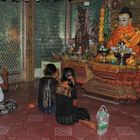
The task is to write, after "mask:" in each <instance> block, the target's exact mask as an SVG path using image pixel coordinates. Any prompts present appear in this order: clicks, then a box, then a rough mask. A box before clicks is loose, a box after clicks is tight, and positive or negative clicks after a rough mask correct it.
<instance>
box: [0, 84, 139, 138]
mask: <svg viewBox="0 0 140 140" xmlns="http://www.w3.org/2000/svg"><path fill="white" fill-rule="evenodd" d="M37 91H38V81H35V82H29V83H20V84H18V87H17V89H14V90H13V89H12V90H10V91H9V92H8V93H5V97H6V98H12V99H15V100H16V101H17V104H18V108H17V109H16V110H15V111H14V112H11V113H9V114H8V115H3V116H0V140H140V104H135V103H131V104H120V105H114V104H110V103H105V102H102V101H97V100H94V99H89V98H87V97H85V96H82V95H83V93H84V91H83V90H82V88H78V96H79V105H80V106H82V107H86V108H88V110H89V112H90V115H91V120H95V118H96V113H97V111H98V109H99V107H100V106H101V105H102V104H104V105H106V106H107V108H108V111H109V113H110V124H109V128H108V131H107V133H106V134H104V135H102V136H98V135H97V133H96V130H94V129H91V128H89V127H87V126H85V125H83V124H81V123H75V124H74V125H70V126H65V125H60V124H57V122H56V121H55V116H54V115H47V114H43V113H42V112H40V111H39V110H38V108H37V102H36V101H37Z"/></svg>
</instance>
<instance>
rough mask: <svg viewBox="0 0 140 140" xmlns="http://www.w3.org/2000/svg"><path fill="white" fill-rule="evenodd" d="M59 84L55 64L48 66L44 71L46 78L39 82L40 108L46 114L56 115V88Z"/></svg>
mask: <svg viewBox="0 0 140 140" xmlns="http://www.w3.org/2000/svg"><path fill="white" fill-rule="evenodd" d="M58 83H59V79H58V71H57V68H56V66H55V65H54V64H51V63H50V64H48V65H47V66H46V67H45V69H44V77H42V78H41V79H40V81H39V94H38V107H39V109H40V110H41V111H42V112H44V113H48V114H51V113H54V112H55V108H56V104H55V92H56V86H57V84H58Z"/></svg>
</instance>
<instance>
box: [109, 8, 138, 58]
mask: <svg viewBox="0 0 140 140" xmlns="http://www.w3.org/2000/svg"><path fill="white" fill-rule="evenodd" d="M118 22H119V26H118V28H117V29H115V30H114V31H113V33H112V35H111V37H110V39H109V41H108V43H107V46H108V47H109V48H111V47H115V46H116V45H117V44H118V42H124V43H125V45H126V46H127V47H128V48H131V49H132V51H133V52H134V53H135V54H136V55H137V56H140V31H139V29H138V28H135V27H134V26H133V25H132V13H131V11H130V9H129V8H128V7H124V8H122V9H121V11H120V12H119V14H118Z"/></svg>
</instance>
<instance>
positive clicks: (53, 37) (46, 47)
mask: <svg viewBox="0 0 140 140" xmlns="http://www.w3.org/2000/svg"><path fill="white" fill-rule="evenodd" d="M65 22H66V0H61V1H56V2H55V1H52V2H47V1H40V2H36V5H35V68H39V67H41V60H47V59H49V58H50V57H51V56H52V54H51V51H53V52H55V53H58V52H60V50H61V48H62V47H63V46H64V44H65V28H66V27H65V25H66V24H65Z"/></svg>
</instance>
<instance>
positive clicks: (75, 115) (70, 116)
mask: <svg viewBox="0 0 140 140" xmlns="http://www.w3.org/2000/svg"><path fill="white" fill-rule="evenodd" d="M55 97H56V112H55V116H56V120H57V122H58V123H60V124H64V125H70V124H74V123H75V122H78V120H80V119H81V120H89V119H90V115H89V113H88V111H87V109H86V108H80V107H77V101H76V100H77V90H76V85H75V71H74V70H73V69H72V68H70V67H66V68H64V69H63V72H62V79H61V84H60V86H59V87H57V91H56V96H55Z"/></svg>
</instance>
